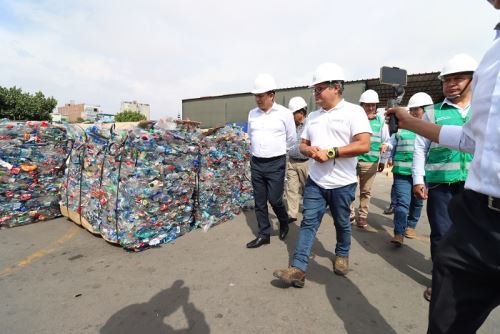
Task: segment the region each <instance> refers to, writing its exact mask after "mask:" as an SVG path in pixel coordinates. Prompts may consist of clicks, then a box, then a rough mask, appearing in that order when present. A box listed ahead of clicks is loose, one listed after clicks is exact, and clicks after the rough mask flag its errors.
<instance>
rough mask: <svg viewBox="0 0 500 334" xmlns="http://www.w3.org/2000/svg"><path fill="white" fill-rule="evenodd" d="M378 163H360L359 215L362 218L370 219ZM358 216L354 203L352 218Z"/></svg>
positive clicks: (358, 170)
mask: <svg viewBox="0 0 500 334" xmlns="http://www.w3.org/2000/svg"><path fill="white" fill-rule="evenodd" d="M377 167H378V164H377V162H364V161H358V165H357V172H358V178H359V208H358V215H359V217H360V218H367V217H368V207H369V206H370V198H371V197H372V193H371V190H372V185H373V181H374V180H375V175H377ZM355 215H356V213H355V210H354V202H352V204H351V217H354V216H355Z"/></svg>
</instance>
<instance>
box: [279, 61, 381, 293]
mask: <svg viewBox="0 0 500 334" xmlns="http://www.w3.org/2000/svg"><path fill="white" fill-rule="evenodd" d="M344 80H345V77H344V72H343V70H342V68H340V67H339V66H338V65H337V64H333V63H324V64H321V65H319V66H318V68H317V69H316V72H315V74H314V77H313V83H312V87H313V88H314V97H315V99H316V104H317V105H319V106H321V109H319V110H317V111H315V112H313V113H311V114H310V115H309V117H308V121H307V123H306V126H305V128H304V131H303V133H302V143H301V144H300V151H301V152H302V154H304V155H305V156H307V157H309V158H311V159H312V160H311V164H310V166H309V178H308V179H307V182H306V186H305V189H304V204H303V206H304V211H303V220H302V223H301V225H300V232H299V238H298V241H297V246H296V248H295V254H294V256H293V261H292V266H291V267H290V268H288V269H284V270H276V271H275V272H274V276H275V277H277V278H279V279H281V280H282V281H284V282H286V283H288V284H291V285H293V286H296V287H303V286H304V283H305V272H306V270H307V264H308V260H309V255H310V253H311V247H312V244H313V242H314V238H315V236H316V232H317V231H318V228H319V226H320V224H321V220H322V218H323V215H324V213H325V210H326V207H327V205H328V206H329V207H330V211H331V213H332V216H333V220H334V224H335V229H336V233H337V245H336V247H335V255H336V258H335V264H334V272H335V273H336V274H338V275H346V274H347V272H348V269H349V261H348V259H349V249H350V246H351V223H350V220H349V214H350V205H351V203H352V201H353V200H354V194H355V191H356V184H357V177H356V162H357V159H356V156H358V155H360V154H363V153H366V152H368V151H369V150H370V136H371V133H372V130H371V128H370V123H369V122H368V119H367V117H366V114H365V112H364V111H363V108H361V107H360V106H358V105H355V104H352V103H349V102H346V101H345V100H344V99H343V97H342V90H343V83H344Z"/></svg>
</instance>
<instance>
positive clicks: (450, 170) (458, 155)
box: [425, 103, 472, 183]
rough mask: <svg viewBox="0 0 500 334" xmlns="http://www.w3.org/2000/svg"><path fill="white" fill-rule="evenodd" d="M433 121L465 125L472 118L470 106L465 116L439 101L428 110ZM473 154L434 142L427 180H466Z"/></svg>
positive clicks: (426, 175)
mask: <svg viewBox="0 0 500 334" xmlns="http://www.w3.org/2000/svg"><path fill="white" fill-rule="evenodd" d="M427 114H428V116H429V119H430V121H431V122H433V123H436V124H438V125H460V126H463V125H464V124H465V123H466V122H467V121H468V120H469V118H470V108H469V111H468V112H467V116H466V117H465V118H463V117H462V115H461V114H460V110H458V109H457V108H455V107H453V106H450V105H448V104H444V105H443V103H437V104H435V105H434V110H432V109H431V110H429V111H427ZM471 161H472V154H470V153H465V152H460V151H457V150H450V149H449V148H446V147H443V146H440V145H439V144H437V143H434V142H432V143H431V145H430V148H429V152H428V154H427V161H426V164H425V180H426V181H427V182H430V183H455V182H460V181H465V179H466V178H467V171H468V169H469V163H470V162H471Z"/></svg>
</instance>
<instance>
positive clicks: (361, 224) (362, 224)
mask: <svg viewBox="0 0 500 334" xmlns="http://www.w3.org/2000/svg"><path fill="white" fill-rule="evenodd" d="M356 226H357V227H359V228H365V227H367V226H368V220H367V219H366V218H363V217H359V218H358V222H357V224H356Z"/></svg>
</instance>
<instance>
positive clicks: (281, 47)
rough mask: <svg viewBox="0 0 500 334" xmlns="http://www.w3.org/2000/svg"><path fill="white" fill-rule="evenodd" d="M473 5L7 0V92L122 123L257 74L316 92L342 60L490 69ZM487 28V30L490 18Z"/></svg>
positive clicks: (485, 16)
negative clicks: (321, 77)
mask: <svg viewBox="0 0 500 334" xmlns="http://www.w3.org/2000/svg"><path fill="white" fill-rule="evenodd" d="M490 7H491V6H490V5H489V4H488V3H487V2H486V1H483V2H479V3H477V2H473V1H468V0H457V1H453V2H449V1H444V2H443V1H432V0H422V1H419V2H411V3H407V2H402V1H395V0H386V1H383V2H380V1H357V2H341V3H339V2H336V1H327V0H312V1H308V2H305V1H281V0H278V1H272V2H269V1H263V0H255V1H252V2H240V1H228V0H221V1H211V0H207V1H193V0H187V1H182V2H180V1H152V0H146V1H141V2H138V1H131V0H123V1H97V0H87V1H83V0H82V1H80V0H77V1H70V2H68V1H62V0H51V1H16V2H12V1H6V0H3V1H2V0H0V12H1V13H3V14H0V18H1V20H0V43H2V45H4V46H7V47H6V48H4V50H2V52H1V53H0V66H1V68H2V77H1V79H0V80H1V81H0V85H2V86H13V85H16V86H18V87H21V88H23V89H25V90H28V91H38V90H41V91H42V92H44V93H45V94H48V95H53V96H54V97H55V98H56V99H57V100H58V101H59V104H60V105H62V104H64V103H67V102H68V101H69V100H75V101H77V102H86V103H91V104H100V105H102V106H103V109H104V110H105V111H106V112H112V113H114V112H117V111H118V110H119V106H120V102H121V101H123V100H137V101H140V102H143V103H149V104H150V105H151V111H152V116H153V118H159V117H163V116H176V115H177V113H178V112H179V111H180V109H181V100H182V99H184V98H194V97H200V96H210V95H221V94H229V93H239V92H247V91H249V90H250V88H251V84H252V82H253V79H254V77H255V75H256V74H257V73H259V72H270V73H272V74H273V75H274V76H275V77H276V80H277V82H278V85H280V86H281V87H290V86H298V85H307V84H308V83H309V80H310V77H311V75H312V72H313V71H314V68H315V67H316V66H317V65H318V64H319V63H321V62H324V61H334V62H337V63H339V64H340V65H341V66H343V67H344V68H345V71H346V73H347V75H348V78H349V79H352V80H358V79H363V78H373V77H377V76H378V71H379V68H380V66H382V65H389V66H399V67H403V68H406V69H407V70H408V72H409V73H421V72H430V71H436V70H439V69H440V68H441V66H442V65H443V64H444V62H445V61H446V60H447V59H448V58H450V57H451V56H452V55H453V54H455V53H459V52H468V53H470V54H471V55H472V56H473V57H475V58H476V59H478V60H479V58H480V56H481V55H482V54H483V53H484V51H485V50H486V48H487V47H488V46H489V44H490V42H491V39H492V37H493V32H492V27H493V26H494V25H495V23H496V17H497V16H496V14H497V13H495V11H494V10H493V9H492V8H490ZM479 18H480V19H479Z"/></svg>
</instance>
